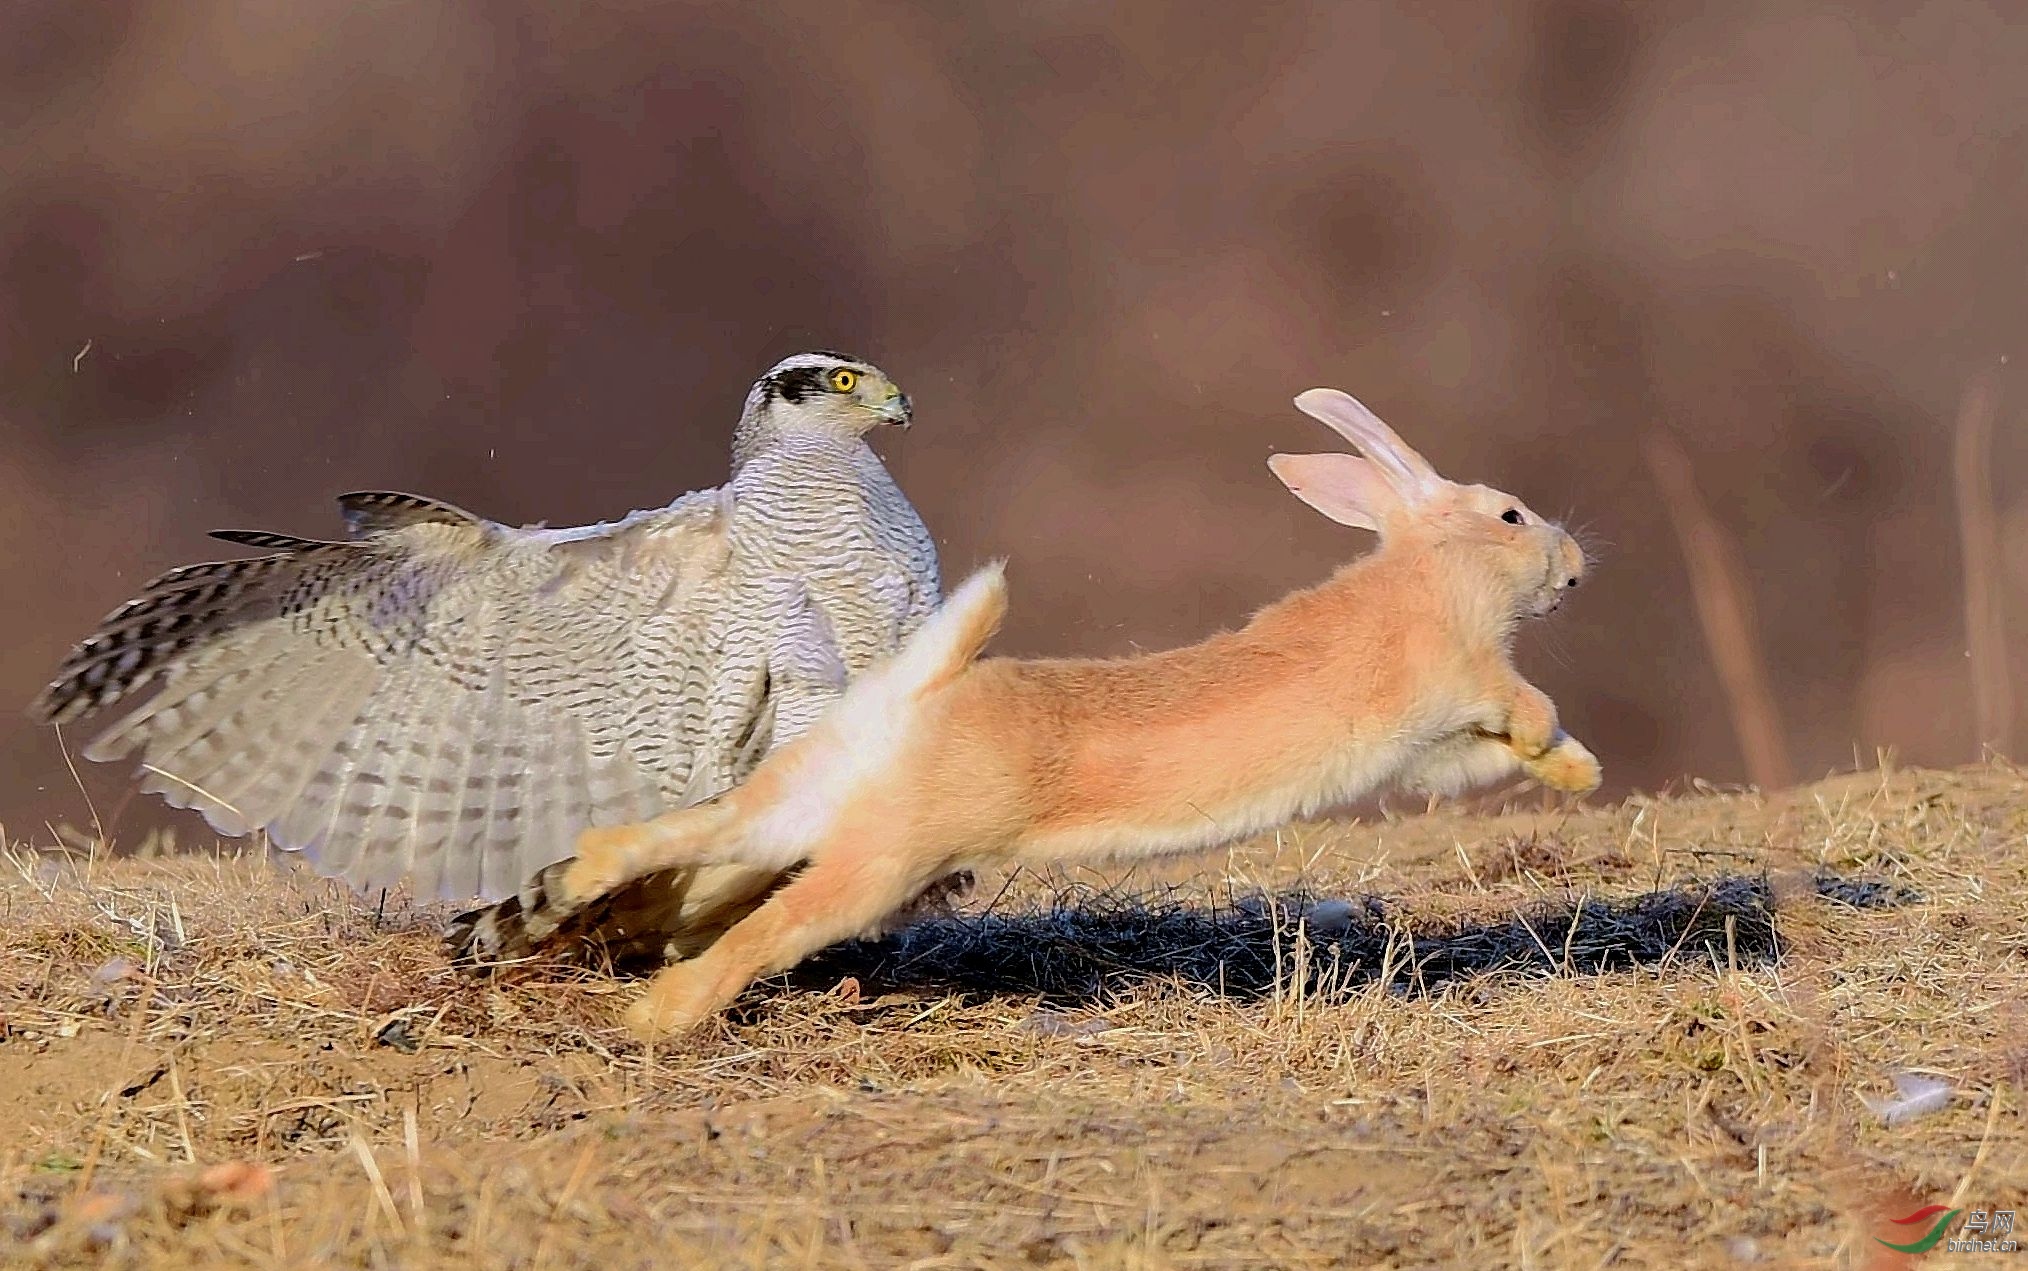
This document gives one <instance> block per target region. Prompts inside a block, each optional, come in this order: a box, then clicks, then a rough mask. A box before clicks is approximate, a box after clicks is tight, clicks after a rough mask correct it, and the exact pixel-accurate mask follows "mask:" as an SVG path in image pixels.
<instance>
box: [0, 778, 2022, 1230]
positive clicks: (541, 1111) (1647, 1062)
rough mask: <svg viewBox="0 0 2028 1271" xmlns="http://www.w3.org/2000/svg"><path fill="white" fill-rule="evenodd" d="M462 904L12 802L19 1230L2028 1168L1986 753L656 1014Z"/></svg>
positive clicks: (1336, 856) (2004, 832) (1568, 1205)
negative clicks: (722, 1005) (665, 1017)
mask: <svg viewBox="0 0 2028 1271" xmlns="http://www.w3.org/2000/svg"><path fill="white" fill-rule="evenodd" d="M446 915H447V911H446V910H443V909H441V908H435V909H431V908H412V907H410V906H407V905H406V904H404V903H402V902H401V901H400V900H399V898H386V899H382V898H379V897H375V898H372V899H370V900H360V899H357V898H354V897H352V896H350V895H349V894H348V893H346V892H344V891H343V890H342V889H340V888H337V887H335V886H332V885H330V884H326V883H322V882H318V881H314V880H310V879H306V878H303V877H301V876H299V875H296V874H294V873H292V872H290V871H287V870H285V869H280V868H276V867H274V866H271V865H270V864H268V863H266V862H264V861H263V860H261V859H259V858H258V857H254V858H239V857H233V856H224V857H221V856H215V855H212V856H188V855H186V856H182V857H178V858H174V859H131V858H129V859H118V860H109V859H104V858H94V857H92V856H80V855H78V854H76V853H68V852H67V853H57V852H53V851H42V852H37V851H34V850H31V849H29V848H26V847H21V846H17V847H15V848H14V849H12V850H11V851H10V852H9V855H8V859H7V860H5V861H0V1012H4V1017H0V1101H4V1102H0V1108H4V1111H0V1124H5V1125H7V1126H9V1127H11V1129H10V1132H9V1133H7V1134H6V1135H5V1136H4V1140H0V1262H5V1263H6V1264H7V1265H24V1266H32V1265H53V1266H71V1265H112V1266H140V1267H184V1266H190V1267H197V1266H203V1267H235V1266H257V1267H281V1266H287V1267H290V1268H304V1267H318V1266H361V1267H382V1266H386V1267H395V1266H399V1267H405V1268H408V1267H413V1268H428V1267H438V1266H454V1265H476V1266H498V1267H529V1268H538V1267H557V1268H567V1267H600V1268H611V1267H649V1266H679V1267H690V1266H754V1267H760V1266H805V1267H832V1266H838V1267H889V1266H913V1267H970V1266H984V1265H991V1266H1009V1265H1012V1266H1034V1267H1056V1266H1064V1267H1072V1266H1076V1267H1170V1266H1178V1267H1184V1266H1212V1267H1242V1266H1245V1267H1251V1266H1290V1267H1312V1266H1315V1267H1325V1266H1524V1267H1536V1266H1539V1267H1566V1266H1569V1267H1577V1266H1583V1267H1593V1266H1607V1265H1610V1266H1617V1267H1687V1266H1742V1265H1755V1264H1759V1265H1766V1266H1779V1267H1832V1266H1860V1267H1870V1266H1898V1265H1905V1264H1907V1261H1908V1260H1907V1259H1905V1258H1904V1257H1903V1255H1900V1254H1895V1253H1892V1252H1890V1251H1888V1250H1887V1249H1885V1248H1884V1247H1883V1246H1882V1245H1880V1244H1879V1243H1878V1241H1877V1240H1876V1237H1884V1238H1887V1239H1890V1240H1895V1241H1897V1242H1908V1241H1910V1240H1912V1239H1914V1238H1915V1236H1919V1235H1920V1234H1921V1232H1922V1231H1923V1230H1924V1229H1925V1227H1924V1225H1923V1224H1920V1223H1918V1224H1916V1225H1915V1226H1913V1227H1910V1226H1895V1225H1892V1224H1891V1223H1890V1222H1889V1221H1888V1220H1890V1219H1892V1218H1896V1217H1902V1216H1905V1215H1906V1214H1908V1213H1909V1212H1911V1211H1913V1210H1916V1209H1918V1208H1920V1207H1922V1206H1924V1205H1929V1204H1935V1203H1940V1204H1944V1205H1947V1206H1950V1207H1953V1208H1964V1209H1966V1210H1968V1211H1969V1210H1970V1209H1973V1208H1985V1209H1989V1210H1997V1209H2021V1208H2028V1133H2024V1124H2023V1112H2022V1106H2023V1085H2024V1073H2028V1031H2024V1027H2023V1025H2024V1023H2028V777H2024V775H2023V773H2022V772H2021V771H2019V770H2016V769H2013V768H2008V767H2004V766H1998V765H1994V766H1988V767H1981V768H1977V769H1967V770H1961V771H1952V772H1932V771H1894V772H1879V771H1873V772H1863V773H1858V774H1855V775H1848V776H1842V777H1837V778H1834V779H1832V780H1829V781H1826V782H1823V783H1820V784H1817V785H1814V786H1810V787H1806V788H1803V789H1799V790H1796V791H1793V792H1789V793H1787V794H1785V795H1782V796H1780V797H1776V798H1763V797H1760V796H1757V795H1751V794H1723V793H1716V792H1706V791H1693V792H1690V793H1688V794H1686V795H1683V796H1679V797H1669V798H1652V799H1651V798H1643V799H1637V800H1632V801H1629V802H1627V803H1624V804H1619V805H1615V806H1610V807H1597V808H1580V809H1574V810H1573V809H1568V808H1564V807H1560V806H1558V805H1554V804H1551V803H1549V802H1547V801H1545V800H1543V799H1542V798H1541V797H1540V796H1537V795H1523V796H1517V797H1516V798H1515V799H1514V801H1513V804H1512V807H1511V808H1510V809H1508V810H1506V811H1504V812H1500V813H1497V814H1489V815H1476V814H1471V813H1468V812H1466V811H1444V810H1439V811H1437V812H1435V813H1433V814H1429V815H1424V814H1422V812H1421V809H1419V808H1418V809H1416V810H1415V814H1413V815H1403V816H1400V817H1385V818H1378V819H1368V820H1366V821H1363V822H1346V823H1334V824H1329V825H1318V826H1310V827H1303V828H1299V829H1296V830H1291V831H1285V832H1283V833H1282V834H1280V835H1279V836H1276V837H1274V838H1270V839H1265V840H1262V841H1258V842H1255V843H1252V844H1249V845H1246V846H1245V847H1243V848H1241V849H1238V850H1235V851H1234V852H1232V853H1230V854H1229V856H1222V857H1220V858H1213V859H1210V860H1203V859H1199V860H1195V861H1189V862H1178V863H1176V864H1175V865H1173V866H1171V867H1169V868H1167V869H1166V870H1165V871H1163V872H1162V873H1160V874H1152V875H1151V874H1146V873H1143V874H1140V875H1136V876H1133V877H1131V878H1127V879H1124V880H1122V879H1119V878H1112V877H1084V876H1078V877H1058V878H1036V877H1032V876H1021V877H1016V878H1013V879H1011V880H1009V879H995V878H986V879H982V880H981V881H980V886H979V889H978V891H977V892H976V893H975V894H974V897H973V899H972V900H971V901H970V902H969V904H968V905H967V907H966V912H965V913H964V914H962V915H960V916H958V917H955V918H949V919H940V920H938V921H936V922H934V923H931V924H929V925H927V926H925V927H919V928H917V929H915V930H913V931H911V932H908V933H905V934H904V935H903V936H901V937H898V938H896V939H893V940H890V941H887V942H885V943H882V944H878V945H869V946H854V947H848V948H845V949H842V950H834V951H832V952H831V953H829V954H827V955H825V956H824V957H823V958H821V959H820V960H819V961H818V962H817V963H816V964H814V965H812V966H810V967H807V968H805V969H804V970H803V971H802V972H801V973H799V974H798V975H797V976H795V977H792V979H791V980H790V981H789V982H787V983H784V984H779V985H773V986H768V987H765V988H763V989H761V990H759V991H757V992H756V993H754V994H753V995H751V996H750V997H749V999H748V1000H746V1001H745V1002H743V1003H742V1005H741V1006H740V1007H739V1008H738V1009H737V1010H736V1011H735V1012H734V1014H733V1016H732V1017H731V1018H730V1019H728V1020H727V1021H725V1022H724V1024H723V1025H722V1026H719V1027H717V1028H714V1029H712V1030H710V1031H708V1032H705V1033H703V1034H701V1035H699V1036H696V1037H694V1038H691V1039H688V1040H686V1041H684V1042H682V1043H680V1044H671V1045H666V1046H663V1047H659V1048H657V1049H655V1050H653V1051H647V1052H644V1050H643V1049H642V1048H641V1047H639V1046H637V1045H636V1044H634V1043H633V1042H631V1041H630V1040H628V1039H627V1037H626V1036H625V1034H624V1033H622V1032H621V1031H620V1030H619V1029H618V1028H617V1026H616V1020H617V1014H618V1007H619V1005H620V1004H621V1003H622V1002H624V1001H625V1000H626V997H627V995H628V994H629V993H631V992H632V991H633V986H632V985H631V984H629V983H626V982H614V981H613V980H611V979H609V978H606V977H603V976H592V975H586V974H584V973H581V972H574V971H568V970H564V969H560V968H556V967H543V966H532V967H526V968H520V969H516V970H512V971H509V972H506V973H504V974H502V975H500V976H498V977H495V978H492V979H480V978H474V977H472V976H470V975H468V974H465V973H463V972H460V971H458V970H455V969H453V968H452V967H451V966H450V965H449V964H448V962H447V960H446V958H445V955H444V953H443V951H442V949H441V947H440V945H439V943H438V940H437V937H436V931H437V928H438V926H439V924H440V923H441V921H442V919H443V918H444V917H445V916H446ZM1898 1077H1899V1078H1900V1079H1902V1080H1903V1081H1911V1080H1912V1081H1918V1082H1919V1081H1922V1080H1924V1079H1928V1080H1931V1081H1933V1082H1935V1083H1938V1084H1937V1086H1936V1087H1935V1088H1936V1089H1938V1090H1941V1091H1942V1092H1943V1093H1941V1094H1938V1095H1936V1096H1934V1097H1933V1098H1931V1099H1930V1100H1928V1102H1930V1103H1934V1102H1936V1100H1937V1099H1941V1100H1942V1103H1941V1106H1940V1107H1933V1108H1930V1109H1928V1110H1926V1111H1922V1110H1917V1109H1912V1110H1911V1112H1912V1114H1911V1115H1908V1116H1905V1117H1903V1118H1901V1119H1890V1117H1889V1116H1887V1115H1886V1114H1885V1113H1884V1112H1883V1111H1882V1110H1881V1109H1882V1108H1883V1107H1885V1106H1886V1105H1887V1104H1889V1103H1890V1102H1891V1101H1892V1100H1893V1099H1894V1098H1895V1097H1896V1092H1897V1085H1896V1079H1897V1078H1898ZM1914 1088H1915V1087H1909V1089H1914ZM1959 1221H1962V1219H1960V1220H1959ZM1911 1232H1913V1233H1914V1235H1911ZM2023 1234H2024V1236H2028V1231H2024V1233H2023ZM1919 1261H1920V1263H1921V1265H1924V1266H1998V1265H2011V1264H2010V1263H2009V1262H2008V1261H2007V1259H2006V1258H2004V1257H2001V1256H1999V1255H1993V1254H1953V1253H1949V1252H1948V1251H1947V1250H1946V1249H1944V1248H1943V1247H1942V1246H1939V1247H1938V1249H1937V1251H1935V1252H1933V1253H1931V1254H1929V1255H1927V1256H1925V1257H1923V1258H1921V1259H1919ZM2023 1265H2028V1263H2024V1264H2023Z"/></svg>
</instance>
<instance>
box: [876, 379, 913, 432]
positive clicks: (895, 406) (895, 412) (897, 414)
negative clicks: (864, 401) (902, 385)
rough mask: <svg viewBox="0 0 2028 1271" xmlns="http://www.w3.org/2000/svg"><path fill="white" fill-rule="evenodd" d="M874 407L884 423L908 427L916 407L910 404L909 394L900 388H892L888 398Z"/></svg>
mask: <svg viewBox="0 0 2028 1271" xmlns="http://www.w3.org/2000/svg"><path fill="white" fill-rule="evenodd" d="M873 409H874V410H875V411H877V412H878V413H879V415H880V418H881V421H882V422H883V423H889V424H895V425H897V426H899V427H902V428H906V427H908V425H909V421H910V420H911V419H912V418H914V409H913V408H912V407H910V405H909V404H908V394H907V393H904V392H902V391H901V390H900V389H898V388H890V389H889V390H888V396H887V398H886V399H885V400H883V401H882V402H881V403H880V405H878V406H876V407H874V408H873Z"/></svg>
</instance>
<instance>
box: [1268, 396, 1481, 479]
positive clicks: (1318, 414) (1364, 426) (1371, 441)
mask: <svg viewBox="0 0 2028 1271" xmlns="http://www.w3.org/2000/svg"><path fill="white" fill-rule="evenodd" d="M1296 409H1297V410H1300V411H1302V412H1303V413H1304V414H1305V415H1308V416H1310V417H1311V418H1312V419H1316V420H1318V421H1320V422H1322V423H1323V424H1324V425H1326V426H1327V427H1329V428H1330V429H1331V430H1332V431H1333V432H1335V433H1337V434H1338V435H1339V436H1341V437H1343V438H1344V439H1345V440H1347V441H1349V442H1351V443H1352V444H1353V445H1355V446H1357V447H1359V449H1360V450H1361V451H1363V452H1364V453H1365V455H1366V457H1367V458H1368V459H1371V460H1372V461H1373V462H1374V463H1376V464H1378V465H1379V466H1380V470H1381V471H1382V472H1384V473H1385V474H1386V475H1387V479H1388V480H1389V481H1390V482H1392V483H1393V484H1394V488H1395V490H1396V491H1397V492H1398V493H1399V494H1400V495H1401V497H1402V499H1403V500H1404V501H1406V502H1409V503H1414V502H1417V501H1418V500H1420V499H1423V498H1426V497H1428V496H1429V495H1430V494H1432V493H1434V492H1435V491H1436V489H1437V488H1438V487H1439V486H1442V485H1444V484H1446V482H1445V481H1444V479H1443V478H1442V477H1440V476H1438V475H1437V470H1436V469H1435V468H1432V467H1430V465H1429V460H1427V459H1425V458H1423V457H1422V456H1421V455H1419V454H1417V453H1416V452H1415V451H1414V449H1413V448H1411V447H1410V446H1409V444H1408V443H1407V442H1405V441H1403V440H1402V439H1401V438H1400V437H1399V436H1397V435H1396V434H1395V431H1394V430H1393V429H1392V428H1389V427H1388V426H1387V425H1386V424H1384V423H1382V422H1381V420H1380V416H1378V415H1376V414H1374V413H1373V412H1372V411H1370V410H1368V409H1366V407H1365V405H1364V404H1363V403H1362V402H1360V400H1359V399H1358V398H1356V397H1354V396H1352V395H1351V394H1350V393H1341V392H1339V391H1338V390H1337V389H1335V388H1313V389H1310V390H1309V391H1308V392H1305V393H1301V394H1298V395H1297V397H1296Z"/></svg>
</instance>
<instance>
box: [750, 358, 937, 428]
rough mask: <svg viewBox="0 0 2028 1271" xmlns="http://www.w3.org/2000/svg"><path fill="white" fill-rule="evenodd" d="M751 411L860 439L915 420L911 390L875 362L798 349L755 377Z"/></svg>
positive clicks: (783, 422)
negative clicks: (883, 426)
mask: <svg viewBox="0 0 2028 1271" xmlns="http://www.w3.org/2000/svg"><path fill="white" fill-rule="evenodd" d="M746 415H747V417H748V418H750V419H751V418H754V417H756V416H759V415H767V416H769V417H770V418H769V422H770V423H773V424H777V425H783V426H787V427H791V428H794V427H798V426H812V427H817V428H824V429H830V430H837V431H842V432H844V433H845V435H847V436H851V437H857V436H861V435H863V434H864V433H866V432H868V431H870V430H871V429H873V428H875V427H877V426H879V425H881V424H900V425H901V426H902V427H904V428H906V427H907V426H908V421H909V404H908V394H906V393H904V392H902V391H901V389H900V388H898V387H896V386H895V383H894V381H893V380H891V379H888V378H887V375H886V373H885V372H883V371H882V370H881V369H880V368H879V367H877V366H875V365H873V364H872V363H871V362H862V361H860V360H859V359H858V358H853V357H847V356H845V355H844V354H843V353H830V352H822V351H820V352H816V353H798V354H796V355H795V356H794V357H786V358H783V359H782V360H781V361H779V362H777V363H775V365H774V366H773V367H772V368H770V369H769V371H768V373H767V374H765V375H763V376H761V377H760V378H759V379H758V380H755V381H754V386H753V391H752V392H750V393H748V394H747V398H746Z"/></svg>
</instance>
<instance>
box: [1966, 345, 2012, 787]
mask: <svg viewBox="0 0 2028 1271" xmlns="http://www.w3.org/2000/svg"><path fill="white" fill-rule="evenodd" d="M1993 415H1994V392H1993V384H1992V381H1991V379H1990V378H1989V377H1987V376H1983V375H1982V376H1979V377H1978V378H1976V379H1974V380H1973V381H1972V382H1971V383H1970V384H1967V385H1966V386H1965V391H1964V395H1963V396H1962V397H1961V398H1959V400H1958V422H1957V431H1956V436H1955V439H1954V445H1953V447H1952V452H1953V453H1952V465H1951V466H1952V470H1953V474H1954V476H1955V478H1956V485H1957V502H1958V542H1959V543H1960V545H1961V546H1962V549H1963V553H1964V585H1965V649H1966V651H1967V653H1968V655H1969V658H1970V661H1971V672H1972V723H1973V727H1974V728H1976V729H1977V730H1978V735H1977V736H1976V737H1974V738H1973V744H1974V746H1975V747H1976V748H1977V749H1978V750H1980V751H1986V750H1991V751H1995V752H2000V753H2005V751H2006V749H2007V747H2008V745H2009V743H2011V742H2012V740H2013V732H2014V690H2013V684H2012V683H2011V681H2010V680H2009V678H2008V675H2007V644H2006V630H2005V620H2004V618H2003V616H2002V612H2001V600H2000V596H2001V579H2000V522H1999V517H1998V516H1997V515H1995V513H1994V511H1993V474H1992V467H1993Z"/></svg>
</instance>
